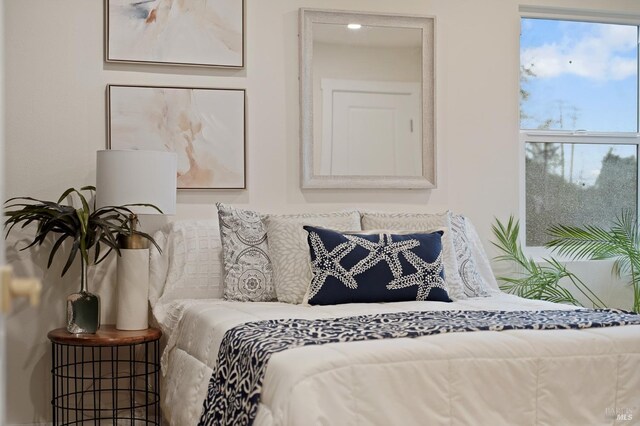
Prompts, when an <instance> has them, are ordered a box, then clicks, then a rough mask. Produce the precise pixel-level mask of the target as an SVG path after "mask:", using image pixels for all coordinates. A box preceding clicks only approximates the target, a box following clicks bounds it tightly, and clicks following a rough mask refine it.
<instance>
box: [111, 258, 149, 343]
mask: <svg viewBox="0 0 640 426" xmlns="http://www.w3.org/2000/svg"><path fill="white" fill-rule="evenodd" d="M116 328H117V329H118V330H145V329H147V328H149V250H148V249H120V257H119V258H118V315H117V318H116Z"/></svg>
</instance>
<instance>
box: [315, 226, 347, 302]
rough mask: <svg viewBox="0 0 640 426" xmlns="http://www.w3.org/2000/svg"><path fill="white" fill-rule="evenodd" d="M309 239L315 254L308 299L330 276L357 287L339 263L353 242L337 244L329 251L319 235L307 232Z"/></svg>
mask: <svg viewBox="0 0 640 426" xmlns="http://www.w3.org/2000/svg"><path fill="white" fill-rule="evenodd" d="M309 241H310V242H311V248H312V249H313V252H314V254H315V259H314V260H313V261H312V262H311V270H312V272H313V279H312V280H311V286H310V288H309V299H311V298H312V297H313V296H315V295H316V294H317V293H318V291H320V288H322V286H323V285H324V282H325V280H326V279H327V277H330V276H332V277H335V278H337V279H338V281H340V282H341V283H342V284H344V285H345V286H346V287H348V288H351V289H356V288H358V283H357V282H356V280H355V279H354V278H353V275H352V274H351V273H350V272H349V271H347V270H346V269H345V268H344V267H343V266H342V265H341V264H340V261H341V260H342V258H343V257H345V256H346V255H347V254H349V253H350V252H351V250H353V249H354V247H355V246H356V244H355V243H353V242H351V241H347V242H344V243H341V244H338V245H337V246H336V247H335V248H334V249H333V250H331V251H329V250H327V248H326V247H325V245H324V243H323V242H322V240H321V239H320V236H319V235H318V234H317V233H315V232H309Z"/></svg>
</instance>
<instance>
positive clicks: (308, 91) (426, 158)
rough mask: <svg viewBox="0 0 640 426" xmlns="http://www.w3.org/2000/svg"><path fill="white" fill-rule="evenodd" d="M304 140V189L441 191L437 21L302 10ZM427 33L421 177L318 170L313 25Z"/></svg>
mask: <svg viewBox="0 0 640 426" xmlns="http://www.w3.org/2000/svg"><path fill="white" fill-rule="evenodd" d="M299 19H300V21H299V25H300V28H299V31H300V34H299V38H300V46H299V47H300V52H299V55H300V140H301V150H300V151H301V163H302V167H301V173H302V188H304V189H308V188H379V189H382V188H404V189H416V188H423V189H424V188H436V187H437V186H436V177H437V173H436V140H435V137H436V129H435V125H436V123H435V18H434V17H429V16H415V15H395V14H383V13H368V12H367V13H364V12H348V11H341V10H321V9H307V8H301V9H300V13H299ZM353 21H357V22H358V23H361V24H362V25H369V26H378V27H400V28H418V29H421V30H422V82H421V83H422V175H421V176H384V175H378V176H375V175H374V176H357V175H354V176H346V175H341V176H330V175H318V174H315V170H314V158H313V157H314V154H313V151H314V150H313V146H314V140H313V75H312V68H313V29H312V27H313V24H314V23H318V24H344V25H346V24H348V23H350V22H353Z"/></svg>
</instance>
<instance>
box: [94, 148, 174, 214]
mask: <svg viewBox="0 0 640 426" xmlns="http://www.w3.org/2000/svg"><path fill="white" fill-rule="evenodd" d="M177 162H178V161H177V156H176V154H175V153H173V152H165V151H127V150H112V149H111V150H103V151H98V167H97V170H96V203H97V206H98V207H99V208H100V207H105V206H121V205H124V204H139V203H143V204H153V205H154V206H156V207H158V208H159V209H160V210H162V213H163V214H175V212H176V176H177V172H176V169H177ZM129 208H130V210H131V211H132V212H134V213H136V214H159V213H158V211H157V210H155V209H153V208H151V207H143V206H132V207H129Z"/></svg>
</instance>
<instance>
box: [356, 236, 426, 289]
mask: <svg viewBox="0 0 640 426" xmlns="http://www.w3.org/2000/svg"><path fill="white" fill-rule="evenodd" d="M345 237H346V238H347V239H348V240H349V241H352V242H354V243H356V244H357V245H359V246H361V247H364V248H365V249H367V250H369V254H368V255H367V257H365V258H364V259H362V260H361V261H359V262H358V263H356V264H355V265H354V266H353V268H351V270H350V272H351V274H352V275H358V274H361V273H363V272H364V271H366V270H368V269H369V268H371V267H373V266H375V265H377V264H378V263H379V262H382V261H383V260H384V261H385V262H387V265H389V269H391V273H392V274H393V277H394V278H398V277H400V276H401V275H402V264H401V263H400V257H399V256H400V253H405V252H407V251H409V250H411V249H412V248H414V247H418V246H419V245H420V242H419V241H418V240H404V241H395V242H394V241H393V240H392V238H391V234H385V233H380V234H379V235H378V237H379V240H378V241H377V242H374V241H369V240H367V239H366V238H362V237H359V236H357V235H345Z"/></svg>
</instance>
